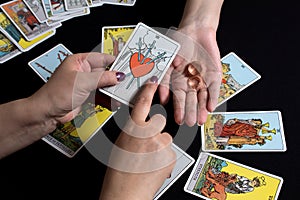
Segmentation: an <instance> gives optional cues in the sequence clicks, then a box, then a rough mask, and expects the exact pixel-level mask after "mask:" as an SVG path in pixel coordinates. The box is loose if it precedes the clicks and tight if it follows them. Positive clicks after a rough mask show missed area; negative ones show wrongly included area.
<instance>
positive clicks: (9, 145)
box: [0, 98, 57, 158]
mask: <svg viewBox="0 0 300 200" xmlns="http://www.w3.org/2000/svg"><path fill="white" fill-rule="evenodd" d="M39 109H40V107H39V105H38V104H35V103H34V101H32V100H31V98H24V99H19V100H15V101H11V102H9V103H6V104H3V105H1V106H0V158H2V157H5V156H7V155H9V154H11V153H13V152H15V151H18V150H19V149H22V148H24V147H26V146H28V145H30V144H32V143H34V142H35V141H37V140H39V139H41V138H42V137H43V136H45V135H47V134H48V133H50V132H51V131H53V130H54V129H55V128H56V125H57V123H56V122H55V120H52V119H50V118H47V117H46V116H45V115H44V114H43V110H39Z"/></svg>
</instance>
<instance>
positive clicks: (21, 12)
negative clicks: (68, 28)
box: [1, 0, 57, 41]
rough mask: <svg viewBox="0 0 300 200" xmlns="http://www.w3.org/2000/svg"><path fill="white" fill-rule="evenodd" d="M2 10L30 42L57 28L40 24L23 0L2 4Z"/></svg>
mask: <svg viewBox="0 0 300 200" xmlns="http://www.w3.org/2000/svg"><path fill="white" fill-rule="evenodd" d="M1 9H2V10H3V12H4V13H5V14H6V16H7V17H8V18H9V19H10V20H11V22H12V23H13V24H14V25H15V27H16V28H17V29H18V30H19V31H20V33H21V34H22V35H23V36H24V37H25V38H26V40H28V41H31V40H33V39H35V38H37V37H39V36H41V35H43V34H45V33H46V32H49V31H50V30H53V29H56V28H57V26H49V25H48V24H47V23H45V22H44V23H40V22H39V21H38V19H37V18H36V17H35V16H34V15H33V13H32V12H31V11H30V9H29V8H28V6H27V5H26V4H25V3H24V2H23V1H22V0H13V1H9V2H7V3H4V4H1Z"/></svg>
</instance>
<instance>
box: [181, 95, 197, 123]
mask: <svg viewBox="0 0 300 200" xmlns="http://www.w3.org/2000/svg"><path fill="white" fill-rule="evenodd" d="M197 104H198V99H197V91H196V90H194V89H189V90H188V91H187V94H186V105H185V118H184V121H185V123H186V125H188V126H190V127H191V126H194V125H195V123H196V121H197V107H198V106H197Z"/></svg>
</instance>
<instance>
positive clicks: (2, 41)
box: [0, 29, 22, 63]
mask: <svg viewBox="0 0 300 200" xmlns="http://www.w3.org/2000/svg"><path fill="white" fill-rule="evenodd" d="M21 53H22V52H21V51H20V50H19V49H18V47H17V46H16V45H14V43H13V42H12V41H10V39H9V38H8V37H7V36H6V35H5V34H4V33H3V32H2V29H0V63H4V62H6V61H8V60H10V59H12V58H14V57H16V56H17V55H19V54H21Z"/></svg>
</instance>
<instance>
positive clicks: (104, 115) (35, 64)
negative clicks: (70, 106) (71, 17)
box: [28, 44, 116, 157]
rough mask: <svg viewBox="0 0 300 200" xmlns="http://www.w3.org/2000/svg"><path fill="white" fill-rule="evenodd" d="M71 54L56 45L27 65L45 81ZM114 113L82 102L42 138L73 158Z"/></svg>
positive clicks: (62, 46) (99, 106)
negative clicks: (69, 117)
mask: <svg viewBox="0 0 300 200" xmlns="http://www.w3.org/2000/svg"><path fill="white" fill-rule="evenodd" d="M71 54H72V53H71V51H70V50H68V49H67V48H66V47H65V46H64V45H62V44H58V45H56V46H55V47H53V48H52V49H50V50H48V51H47V52H45V53H44V54H42V55H40V56H39V57H37V58H36V59H33V60H32V61H30V62H29V63H28V65H29V66H30V67H31V68H32V69H33V70H34V71H35V72H36V73H37V74H38V75H39V76H40V77H41V78H42V79H43V80H44V81H45V82H47V81H48V79H49V78H50V77H51V75H52V74H53V72H54V70H55V69H56V68H57V67H58V66H59V65H60V64H61V63H62V62H63V60H64V59H65V58H66V57H67V56H68V55H71ZM115 112H116V111H115ZM115 112H113V111H111V110H110V109H108V108H106V107H104V106H101V105H95V104H94V103H85V104H83V106H82V110H81V112H80V113H79V114H78V115H77V116H76V117H75V118H74V119H73V120H71V121H70V122H67V123H65V124H62V125H61V126H59V127H57V128H56V129H55V130H54V131H53V132H52V133H49V134H48V135H46V136H45V137H43V138H42V139H43V140H44V141H45V142H47V143H48V144H50V145H51V146H53V147H54V148H55V149H57V150H58V151H60V152H61V153H63V154H64V155H66V156H68V157H73V156H75V155H76V153H77V152H79V150H80V149H81V148H82V147H83V146H84V145H85V144H86V143H87V142H88V140H90V138H92V136H93V135H94V134H96V133H97V131H98V130H99V129H100V128H101V127H102V126H103V125H104V124H105V123H106V122H107V121H108V120H109V119H110V118H111V117H112V116H113V114H115Z"/></svg>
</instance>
